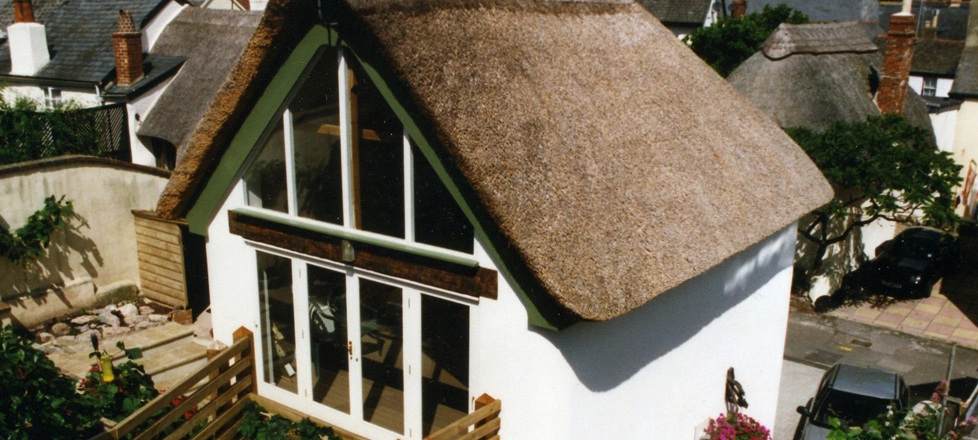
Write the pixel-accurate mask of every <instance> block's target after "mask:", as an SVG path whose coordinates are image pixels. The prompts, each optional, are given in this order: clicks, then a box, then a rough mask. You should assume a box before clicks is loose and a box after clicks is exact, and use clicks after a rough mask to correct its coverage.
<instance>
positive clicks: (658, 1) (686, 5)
mask: <svg viewBox="0 0 978 440" xmlns="http://www.w3.org/2000/svg"><path fill="white" fill-rule="evenodd" d="M637 1H638V3H639V4H641V5H642V6H644V7H645V9H648V11H649V12H651V13H652V15H654V16H655V18H657V19H659V21H661V22H663V23H668V24H690V25H699V26H702V25H703V23H704V22H705V21H706V16H707V14H708V13H709V12H710V5H711V4H712V3H713V1H712V0H637Z"/></svg>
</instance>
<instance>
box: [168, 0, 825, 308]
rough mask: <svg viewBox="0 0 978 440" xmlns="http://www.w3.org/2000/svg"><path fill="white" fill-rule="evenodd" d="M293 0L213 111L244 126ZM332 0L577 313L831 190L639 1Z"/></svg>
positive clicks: (522, 252) (202, 170)
mask: <svg viewBox="0 0 978 440" xmlns="http://www.w3.org/2000/svg"><path fill="white" fill-rule="evenodd" d="M289 4H290V3H288V2H273V3H272V4H271V5H270V7H269V10H268V12H267V13H266V16H265V19H264V20H263V23H262V24H261V25H260V26H259V29H258V31H257V32H256V37H255V39H253V40H252V44H251V45H250V46H249V48H248V50H246V52H245V56H244V58H243V59H242V61H241V62H240V63H239V64H238V66H237V67H236V69H235V72H233V73H232V77H231V79H230V80H229V82H228V83H225V90H224V91H222V96H220V97H219V98H218V102H216V103H215V104H214V105H213V106H212V108H211V110H210V111H209V112H208V116H207V117H208V118H213V123H204V124H202V126H204V127H205V128H207V127H211V130H212V131H215V132H216V131H219V130H221V129H222V128H218V127H213V124H216V123H223V124H229V125H232V126H233V124H235V123H237V124H240V121H241V119H240V115H236V113H235V111H234V110H232V109H242V108H246V107H247V104H248V103H250V102H253V101H254V100H255V99H257V95H258V93H260V90H261V89H260V88H258V89H255V88H253V87H249V86H248V85H247V82H249V81H257V80H258V79H259V78H261V76H260V73H262V72H264V73H265V74H266V75H267V74H270V73H271V72H273V71H274V70H273V69H274V64H272V63H271V62H270V60H273V59H275V57H276V56H277V55H276V54H278V53H281V52H285V51H284V50H283V46H281V45H279V46H274V45H271V44H268V42H269V41H271V40H274V39H276V38H281V36H282V35H283V34H290V33H291V34H293V35H294V34H295V33H296V32H297V29H302V27H301V25H296V24H294V23H295V20H298V22H299V23H301V17H297V16H295V15H289V12H290V10H292V9H291V8H290V7H288V5H289ZM327 4H328V6H332V7H333V8H335V9H331V10H330V11H331V12H333V13H336V16H335V17H328V18H329V19H335V20H336V21H338V22H339V25H338V26H339V27H338V29H339V31H340V32H341V35H343V32H354V31H356V32H358V35H366V36H367V37H368V38H369V40H370V41H371V42H372V43H373V44H372V46H374V48H375V49H376V51H377V56H378V57H379V58H380V59H381V60H382V61H383V64H384V65H383V66H381V67H383V71H384V72H385V73H386V74H387V75H389V77H390V80H391V81H392V82H394V83H396V84H397V85H399V86H400V87H401V88H403V90H404V91H405V92H406V94H407V95H408V97H409V99H410V100H411V105H412V106H413V107H415V108H417V109H418V111H419V112H420V115H419V116H420V117H422V118H423V119H424V121H425V125H426V127H429V128H428V130H430V133H427V134H426V137H427V138H430V139H429V140H430V141H432V142H434V143H436V144H437V145H440V146H441V149H443V150H444V152H445V155H446V157H444V158H442V159H443V161H444V162H445V163H447V164H451V165H454V166H455V167H457V169H458V171H459V174H460V175H461V176H463V178H464V182H460V183H461V184H462V185H466V186H467V187H470V189H471V192H472V194H474V195H475V197H476V200H473V201H472V203H478V204H479V205H480V206H481V207H482V208H484V210H485V212H487V213H488V216H489V217H490V220H491V221H492V222H493V223H494V226H495V227H496V228H497V229H498V231H499V232H500V233H501V234H502V238H500V242H499V243H496V244H495V245H496V246H499V247H507V248H509V249H511V251H512V253H513V254H514V255H515V256H516V258H517V259H519V261H518V264H520V265H522V266H523V267H526V268H527V269H528V271H529V272H530V273H531V274H532V276H533V277H534V278H535V279H536V280H537V281H538V282H539V285H540V286H542V287H543V288H544V289H545V291H546V293H547V294H548V295H550V296H551V297H552V298H554V300H556V301H557V302H558V303H559V304H560V305H561V306H563V307H564V308H566V310H567V311H569V312H570V313H572V314H574V315H576V316H578V317H580V318H584V319H590V320H605V319H610V318H614V317H616V316H619V315H622V314H624V313H626V312H628V311H629V310H632V309H635V308H636V307H639V306H641V305H642V304H645V303H646V302H648V301H649V300H651V299H652V298H654V297H655V296H657V295H659V294H661V293H663V292H665V291H667V290H669V289H671V288H673V287H676V286H677V285H679V284H681V283H682V282H684V281H686V280H689V279H691V278H693V277H695V276H697V275H699V274H702V273H703V272H705V271H706V270H708V269H709V268H711V267H713V266H715V265H717V264H719V263H720V262H722V261H724V260H725V259H727V258H729V257H731V256H733V255H735V254H737V253H739V252H741V251H743V250H745V249H746V248H747V247H749V246H750V245H752V244H754V243H757V242H759V241H760V240H762V239H764V238H766V237H768V236H770V235H772V234H774V233H775V232H777V231H779V230H781V229H783V228H784V227H785V226H787V225H790V224H791V223H792V222H794V221H795V220H796V219H798V218H799V217H800V216H802V215H803V214H805V213H807V212H809V211H810V210H812V209H814V208H816V207H818V206H820V205H821V204H823V203H825V202H826V201H828V200H829V198H830V197H831V196H832V192H831V189H830V187H829V186H828V184H827V182H826V181H825V180H824V178H823V177H822V176H821V174H820V173H819V172H818V170H817V169H816V168H815V166H814V165H813V164H812V163H811V161H810V160H809V159H808V157H807V156H805V154H804V153H803V152H802V151H801V149H800V148H798V147H797V145H795V144H794V143H793V142H792V141H791V140H790V138H788V137H787V136H786V135H785V134H784V133H783V132H782V131H781V130H780V129H779V128H778V127H777V125H775V124H774V123H772V122H771V121H770V119H769V118H768V117H766V116H765V115H764V114H763V113H761V112H760V111H758V110H757V109H755V108H753V106H751V105H750V103H749V102H748V101H747V100H746V99H745V98H744V97H743V96H742V95H740V94H739V93H737V92H736V91H735V90H734V89H733V88H731V87H730V86H729V85H727V84H726V83H725V82H724V80H723V79H722V78H720V77H719V76H717V75H716V74H715V73H714V72H713V71H712V70H710V69H709V67H708V66H706V65H705V64H703V63H702V62H701V61H700V60H699V59H698V58H696V56H695V55H694V54H693V53H692V52H691V51H689V49H688V48H686V47H685V46H684V45H683V44H682V43H681V42H679V41H678V40H676V38H675V37H674V36H673V35H672V33H671V32H669V31H668V30H667V29H666V28H665V27H663V26H662V25H661V24H660V23H659V22H658V21H657V20H656V19H655V18H653V17H652V16H651V15H650V14H649V13H648V12H647V11H645V10H644V9H643V8H642V7H641V6H639V5H636V4H621V3H618V2H554V1H550V2H544V1H540V2H534V1H525V0H495V1H493V0H486V1H480V2H475V1H471V2H470V1H466V2H457V1H423V0H417V1H399V2H395V1H390V0H363V1H353V0H351V1H348V2H343V3H336V2H327ZM284 47H291V46H287V45H286V46H284ZM249 78H250V79H249ZM225 92H226V93H225ZM223 136H227V134H224V135H223ZM226 147H227V137H221V136H217V135H215V134H212V133H210V132H204V131H201V129H200V128H198V130H197V133H196V134H195V135H194V136H193V138H192V140H191V142H190V145H189V149H188V151H187V152H186V156H185V158H184V160H183V161H182V162H181V163H180V164H179V165H178V167H177V169H176V170H175V172H174V178H173V179H172V180H171V183H170V185H169V186H168V187H167V190H166V191H165V193H164V196H163V198H162V199H161V202H160V206H159V212H160V214H161V215H163V216H164V217H179V216H181V215H183V214H184V213H185V212H186V209H187V207H188V206H189V203H191V202H192V200H193V198H194V197H195V194H196V191H197V188H198V186H199V185H201V184H202V183H203V182H204V180H205V179H206V177H207V172H208V169H209V167H211V166H212V164H213V161H214V160H216V158H217V157H219V154H220V152H221V151H223V150H222V149H223V148H226ZM718 294H719V292H718Z"/></svg>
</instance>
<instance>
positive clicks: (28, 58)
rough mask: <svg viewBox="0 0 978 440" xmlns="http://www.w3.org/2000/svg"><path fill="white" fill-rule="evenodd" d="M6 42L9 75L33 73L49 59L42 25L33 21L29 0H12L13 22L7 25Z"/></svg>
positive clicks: (46, 40)
mask: <svg viewBox="0 0 978 440" xmlns="http://www.w3.org/2000/svg"><path fill="white" fill-rule="evenodd" d="M7 44H8V45H9V46H10V74H11V75H24V76H30V75H33V74H35V73H37V71H39V70H41V68H43V67H44V66H45V65H46V64H47V63H48V62H49V61H51V55H50V54H48V38H47V35H46V34H45V32H44V25H43V24H40V23H36V22H34V8H33V6H31V2H30V0H14V24H12V25H10V26H8V27H7Z"/></svg>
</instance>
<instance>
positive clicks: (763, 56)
mask: <svg viewBox="0 0 978 440" xmlns="http://www.w3.org/2000/svg"><path fill="white" fill-rule="evenodd" d="M818 36H823V37H825V38H827V39H828V41H830V42H831V46H832V47H833V51H831V52H821V53H818V52H813V51H799V52H797V53H790V51H785V50H783V49H781V50H778V51H777V52H775V53H776V54H777V55H778V57H776V58H775V57H771V56H768V55H767V54H768V53H769V52H771V51H772V50H773V49H774V48H780V47H782V46H785V45H788V43H787V42H790V41H804V43H805V44H800V45H798V46H799V47H802V48H805V47H818V46H819V43H818V41H817V40H816V39H815V38H816V37H818ZM873 47H875V46H874V45H872V43H871V41H870V40H869V37H868V36H867V35H866V32H865V29H864V25H862V24H858V23H855V22H852V23H832V24H805V25H787V24H782V25H781V26H780V27H779V28H778V31H777V32H775V33H773V34H771V36H770V37H769V38H768V39H767V41H765V42H764V44H763V45H762V46H761V50H760V51H758V52H757V53H756V54H754V55H753V56H751V57H750V58H748V59H747V60H746V61H744V62H743V63H742V64H741V65H740V66H739V67H737V69H736V70H734V71H733V72H731V74H730V76H728V77H727V81H729V82H730V84H731V85H733V86H734V87H735V88H737V90H740V91H741V92H742V93H744V95H746V96H747V97H748V98H749V99H750V100H751V102H753V103H754V105H756V106H757V107H758V108H760V109H761V110H762V111H764V112H765V113H766V114H767V115H768V116H770V117H771V118H772V119H774V121H775V122H777V123H778V125H780V126H782V127H795V126H802V127H809V128H811V129H814V130H818V131H821V130H825V129H827V128H829V126H831V125H832V124H833V123H835V122H837V121H840V120H846V121H853V120H862V119H865V118H866V117H867V116H876V115H879V114H880V111H879V108H878V107H877V106H876V104H875V103H874V102H873V97H872V92H873V90H871V87H872V85H871V78H872V77H874V76H875V77H877V78H878V75H879V72H880V71H881V68H882V60H883V57H882V54H881V53H880V52H879V51H876V50H873V49H872V48H873ZM786 52H789V53H787V55H786ZM904 116H906V117H907V120H908V121H909V122H910V123H911V124H913V125H916V126H918V127H920V128H923V129H925V130H927V131H928V133H930V135H931V137H933V132H934V131H933V130H934V129H933V127H932V126H931V122H930V117H929V116H928V115H927V103H926V102H925V101H924V100H923V99H921V98H920V96H918V95H917V94H916V93H915V92H914V91H913V90H912V89H910V88H907V100H906V104H905V105H904Z"/></svg>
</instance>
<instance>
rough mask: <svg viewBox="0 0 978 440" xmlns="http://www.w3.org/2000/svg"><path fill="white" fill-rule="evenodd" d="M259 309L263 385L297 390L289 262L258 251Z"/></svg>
mask: <svg viewBox="0 0 978 440" xmlns="http://www.w3.org/2000/svg"><path fill="white" fill-rule="evenodd" d="M257 258H258V307H259V312H260V317H261V323H260V326H261V339H262V350H264V351H263V352H262V355H263V360H264V362H263V363H262V371H263V372H264V375H263V376H264V378H265V382H267V383H270V384H272V385H275V386H278V387H279V388H282V389H284V390H287V391H291V392H293V393H295V392H296V390H297V384H296V377H295V375H296V374H295V373H296V364H295V311H294V308H293V299H292V260H290V259H288V258H283V257H279V256H277V255H272V254H266V253H264V252H261V251H258V253H257Z"/></svg>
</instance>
